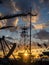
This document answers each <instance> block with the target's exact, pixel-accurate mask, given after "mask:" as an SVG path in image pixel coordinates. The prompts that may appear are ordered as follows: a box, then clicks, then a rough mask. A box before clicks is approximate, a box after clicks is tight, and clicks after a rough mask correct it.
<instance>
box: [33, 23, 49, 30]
mask: <svg viewBox="0 0 49 65" xmlns="http://www.w3.org/2000/svg"><path fill="white" fill-rule="evenodd" d="M33 26H34V29H36V30H40V29H41V30H42V29H44V28H48V27H49V24H48V23H42V24H33Z"/></svg>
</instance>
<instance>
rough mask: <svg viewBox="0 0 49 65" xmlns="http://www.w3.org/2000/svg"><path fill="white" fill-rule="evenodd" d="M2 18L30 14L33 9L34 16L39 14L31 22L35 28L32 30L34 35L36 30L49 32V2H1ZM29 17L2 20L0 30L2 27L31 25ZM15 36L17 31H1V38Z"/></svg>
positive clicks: (44, 0)
mask: <svg viewBox="0 0 49 65" xmlns="http://www.w3.org/2000/svg"><path fill="white" fill-rule="evenodd" d="M0 1H1V2H2V3H1V2H0V16H5V15H10V14H17V13H22V12H25V13H27V12H29V11H30V7H31V8H32V14H36V13H37V14H38V15H37V16H33V17H32V19H31V21H32V25H33V26H34V30H33V28H32V33H35V30H36V31H37V32H38V31H40V30H44V29H45V30H46V31H49V0H0ZM29 20H30V19H29V16H27V17H21V18H20V17H19V18H18V17H17V18H13V19H6V20H0V28H1V27H2V26H10V25H13V26H17V25H21V24H27V25H28V24H29ZM2 35H5V36H7V35H8V36H12V37H13V36H14V37H16V36H15V35H17V33H16V30H13V31H12V32H11V31H10V30H2V31H0V36H2Z"/></svg>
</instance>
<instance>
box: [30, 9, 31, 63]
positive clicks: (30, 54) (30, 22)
mask: <svg viewBox="0 0 49 65" xmlns="http://www.w3.org/2000/svg"><path fill="white" fill-rule="evenodd" d="M30 13H31V8H30ZM30 64H31V14H30Z"/></svg>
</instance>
